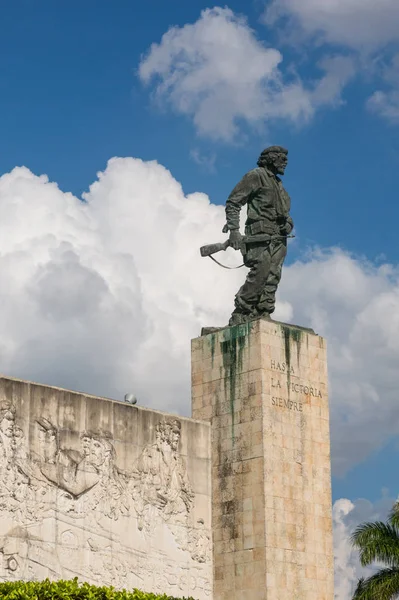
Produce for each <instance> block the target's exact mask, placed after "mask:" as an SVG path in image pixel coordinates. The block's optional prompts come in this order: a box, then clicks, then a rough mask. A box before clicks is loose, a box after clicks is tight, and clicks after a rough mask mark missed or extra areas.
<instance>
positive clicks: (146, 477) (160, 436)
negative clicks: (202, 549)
mask: <svg viewBox="0 0 399 600" xmlns="http://www.w3.org/2000/svg"><path fill="white" fill-rule="evenodd" d="M180 436H181V424H180V421H178V420H177V419H174V420H169V421H160V422H159V423H158V425H157V427H156V430H155V443H154V444H151V445H149V446H147V447H146V448H144V450H143V452H142V454H141V456H140V458H139V464H138V473H139V481H140V490H139V497H137V496H136V501H137V503H136V510H137V514H138V527H139V529H140V530H143V529H144V531H145V532H147V533H151V532H152V531H153V529H154V527H155V525H156V524H157V523H159V522H160V521H165V522H169V523H170V524H171V525H172V524H180V525H182V526H185V527H187V525H188V520H187V519H188V513H189V512H190V510H191V506H192V502H193V498H194V494H193V491H192V489H191V485H190V482H189V480H188V477H187V472H186V467H185V464H184V461H183V459H182V457H181V456H180V454H179V451H178V450H179V444H180Z"/></svg>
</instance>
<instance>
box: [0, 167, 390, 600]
mask: <svg viewBox="0 0 399 600" xmlns="http://www.w3.org/2000/svg"><path fill="white" fill-rule="evenodd" d="M85 199H86V203H82V202H80V201H79V200H78V199H77V198H75V197H74V196H72V195H71V194H67V193H63V192H62V191H61V190H59V189H58V187H57V186H56V185H55V184H54V183H50V182H49V181H48V179H47V177H45V176H42V177H36V176H35V175H33V174H32V173H31V172H30V171H29V170H28V169H26V168H16V169H14V170H13V171H12V172H11V173H8V174H5V175H3V176H2V177H1V178H0V210H1V219H0V302H1V308H2V310H1V311H0V329H1V332H2V337H1V340H0V361H1V364H2V372H3V374H4V375H6V376H16V377H21V378H24V379H31V380H34V381H39V382H41V383H49V384H53V385H58V386H64V387H66V388H70V389H75V390H81V391H85V392H88V393H92V394H98V395H105V396H110V397H114V398H119V399H122V398H123V396H124V394H125V393H126V392H128V391H133V392H135V393H136V395H137V396H138V398H139V402H140V404H145V405H147V406H151V407H154V408H158V409H163V410H167V411H171V412H177V413H180V414H186V415H187V414H189V413H190V381H189V379H190V366H189V361H190V350H189V348H190V338H192V337H195V336H197V335H198V334H199V332H200V328H201V326H203V325H223V324H225V323H226V322H227V319H228V316H229V313H230V311H231V310H232V305H233V297H234V293H235V291H236V289H237V288H238V287H239V285H240V283H241V281H242V279H243V277H244V276H245V272H244V270H238V271H225V270H223V269H220V268H219V267H217V266H216V265H214V264H213V263H212V262H211V261H209V260H205V259H203V258H201V257H200V255H199V251H198V249H199V247H200V246H201V245H202V244H204V243H210V242H213V241H218V240H220V239H223V236H222V234H221V229H222V226H223V223H224V211H223V207H221V206H215V205H212V204H210V202H209V199H208V198H207V197H206V196H205V195H204V194H201V193H196V194H191V195H189V196H185V195H184V193H183V190H182V188H181V186H180V184H179V183H178V182H177V181H176V180H175V179H174V178H173V177H172V175H171V174H170V173H169V172H168V171H167V170H166V169H165V168H164V167H162V166H161V165H159V164H157V163H156V162H147V163H145V162H143V161H141V160H138V159H133V158H124V159H121V158H118V159H112V160H111V161H110V162H109V163H108V166H107V169H106V170H105V171H104V172H103V173H100V174H99V177H98V180H97V181H96V182H95V183H94V184H93V185H92V186H91V187H90V190H89V192H88V193H87V194H86V196H85ZM223 261H224V262H229V263H230V264H238V263H239V255H238V254H237V253H234V252H233V251H231V252H230V253H227V255H224V256H223ZM279 298H280V300H279V303H278V308H277V311H276V315H275V316H276V318H277V319H281V320H283V321H288V322H294V323H298V324H300V325H308V326H313V327H314V329H315V330H316V331H317V332H318V333H320V334H323V335H325V336H326V337H327V340H328V348H329V365H330V381H331V421H332V442H333V443H332V456H333V463H334V465H335V472H336V473H343V472H345V471H346V470H347V469H348V468H350V467H351V466H353V465H355V464H357V463H358V462H359V461H361V460H363V459H365V458H366V457H367V455H368V454H369V453H370V452H371V451H373V450H376V449H377V448H379V447H381V445H382V444H384V443H385V442H386V441H387V439H388V437H389V436H390V435H391V436H397V432H398V430H399V415H398V411H397V389H398V384H399V381H398V379H399V376H398V373H399V369H398V366H399V271H398V269H397V267H396V266H387V265H382V266H379V267H377V266H375V265H373V264H370V263H367V262H366V261H363V260H360V259H357V258H354V257H351V256H349V255H348V254H346V253H345V252H343V251H342V250H338V249H331V250H329V251H314V252H313V253H311V254H309V255H307V256H306V257H305V258H304V259H303V260H302V261H296V262H295V263H294V264H292V265H291V266H289V267H286V268H285V272H284V276H283V280H282V285H281V289H280V292H279ZM392 502H393V501H392V499H389V498H383V499H382V500H381V501H380V502H379V503H377V504H376V505H372V504H370V503H369V502H367V501H366V500H357V501H355V502H350V501H349V500H345V499H341V500H339V501H337V502H336V503H335V505H334V514H333V516H334V536H335V541H334V544H335V545H334V547H335V564H336V598H337V600H347V599H348V598H349V597H350V592H351V589H352V586H353V585H354V582H356V581H357V579H358V577H359V576H360V575H361V571H360V567H359V564H358V561H357V555H356V553H354V552H353V551H352V549H351V547H350V545H349V536H350V533H351V531H353V528H354V527H355V526H356V525H357V524H358V523H359V522H362V521H365V520H374V519H377V518H385V516H386V512H387V511H388V510H389V508H390V506H391V505H392Z"/></svg>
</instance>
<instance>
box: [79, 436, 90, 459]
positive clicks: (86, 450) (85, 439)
mask: <svg viewBox="0 0 399 600" xmlns="http://www.w3.org/2000/svg"><path fill="white" fill-rule="evenodd" d="M80 439H81V443H82V452H83V455H84V456H89V454H90V448H91V437H90V436H89V435H87V434H83V435H82V436H81V438H80Z"/></svg>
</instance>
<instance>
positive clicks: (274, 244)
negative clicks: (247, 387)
mask: <svg viewBox="0 0 399 600" xmlns="http://www.w3.org/2000/svg"><path fill="white" fill-rule="evenodd" d="M287 154H288V150H286V149H285V148H282V147H281V146H271V147H269V148H266V149H265V150H263V152H262V153H261V155H260V157H259V160H258V167H257V168H256V169H253V170H252V171H250V172H249V173H247V174H246V175H244V177H243V178H242V179H241V181H240V182H239V183H238V184H237V185H236V187H235V188H234V189H233V191H232V192H231V194H230V196H229V197H228V199H227V202H226V225H225V226H224V228H223V232H224V233H227V232H230V235H229V239H228V240H227V241H226V242H225V243H224V244H213V245H210V246H204V247H203V248H201V254H202V256H211V255H212V254H214V253H215V252H217V251H219V250H225V249H226V248H227V247H228V246H231V247H232V248H234V249H235V250H241V252H242V254H243V257H244V264H245V266H247V267H248V268H249V269H250V271H249V273H248V275H247V279H246V281H245V283H244V285H243V286H242V287H241V288H240V289H239V291H238V292H237V294H236V297H235V302H234V303H235V309H234V311H233V313H232V315H231V318H230V321H229V325H238V324H240V323H245V322H246V321H250V320H252V319H256V318H259V317H263V318H268V319H270V315H271V314H272V313H273V311H274V308H275V297H276V291H277V286H278V284H279V282H280V279H281V269H282V266H283V263H284V259H285V256H286V254H287V237H293V236H290V233H291V231H292V229H293V227H294V223H293V221H292V219H291V217H290V215H289V211H290V205H291V201H290V197H289V195H288V194H287V192H286V191H285V189H284V187H283V184H282V182H281V179H280V177H279V175H284V171H285V168H286V166H287ZM245 204H246V205H247V220H246V223H245V236H242V235H241V233H240V229H239V227H240V210H241V208H242V207H243V206H244V205H245Z"/></svg>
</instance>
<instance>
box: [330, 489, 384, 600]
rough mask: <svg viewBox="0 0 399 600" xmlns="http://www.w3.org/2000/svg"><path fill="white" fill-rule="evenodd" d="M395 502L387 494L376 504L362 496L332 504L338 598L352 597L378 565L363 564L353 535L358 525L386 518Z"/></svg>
mask: <svg viewBox="0 0 399 600" xmlns="http://www.w3.org/2000/svg"><path fill="white" fill-rule="evenodd" d="M393 503H394V498H390V497H389V496H388V495H387V494H383V495H382V497H381V498H380V499H379V500H378V501H377V502H375V503H372V502H370V501H369V500H365V499H363V498H360V499H358V500H355V501H354V502H352V501H351V500H348V499H347V498H341V499H340V500H337V501H336V502H335V503H334V506H333V531H334V575H335V585H334V587H335V590H334V591H335V593H334V598H335V600H348V599H349V598H352V595H353V592H354V591H355V588H356V585H357V582H358V580H359V579H360V578H361V577H369V576H370V575H372V573H373V572H374V571H375V568H376V567H377V565H373V566H371V567H366V568H364V567H362V566H361V565H360V562H359V554H358V552H357V550H354V549H353V547H352V544H351V542H350V537H351V535H352V533H353V532H354V530H355V529H356V527H357V526H358V525H359V524H361V523H365V522H370V521H385V520H386V518H387V516H388V513H389V511H390V510H391V508H392V505H393Z"/></svg>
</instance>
